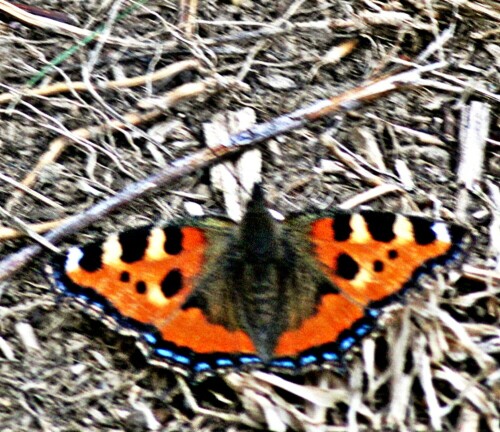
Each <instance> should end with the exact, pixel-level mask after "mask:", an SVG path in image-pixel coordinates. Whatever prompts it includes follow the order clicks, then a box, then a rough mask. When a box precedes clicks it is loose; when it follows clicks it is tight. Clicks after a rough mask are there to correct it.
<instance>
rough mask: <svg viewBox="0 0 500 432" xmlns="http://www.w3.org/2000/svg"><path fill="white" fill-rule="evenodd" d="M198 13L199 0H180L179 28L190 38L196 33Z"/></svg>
mask: <svg viewBox="0 0 500 432" xmlns="http://www.w3.org/2000/svg"><path fill="white" fill-rule="evenodd" d="M197 13H198V0H179V28H181V29H182V30H183V31H184V34H185V35H186V37H188V38H192V37H193V35H194V34H195V31H196V16H197Z"/></svg>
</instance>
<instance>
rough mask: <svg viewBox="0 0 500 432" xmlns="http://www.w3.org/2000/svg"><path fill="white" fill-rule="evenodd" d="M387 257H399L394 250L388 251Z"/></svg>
mask: <svg viewBox="0 0 500 432" xmlns="http://www.w3.org/2000/svg"><path fill="white" fill-rule="evenodd" d="M387 256H388V257H389V259H396V258H397V257H398V256H399V254H398V251H397V250H396V249H391V250H390V251H388V252H387Z"/></svg>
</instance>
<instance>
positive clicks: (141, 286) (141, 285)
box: [135, 281, 147, 294]
mask: <svg viewBox="0 0 500 432" xmlns="http://www.w3.org/2000/svg"><path fill="white" fill-rule="evenodd" d="M146 289H147V286H146V282H144V281H138V282H137V283H136V284H135V290H136V291H137V293H138V294H144V293H145V292H146Z"/></svg>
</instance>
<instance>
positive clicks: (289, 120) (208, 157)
mask: <svg viewBox="0 0 500 432" xmlns="http://www.w3.org/2000/svg"><path fill="white" fill-rule="evenodd" d="M441 66H442V64H437V65H436V64H435V65H429V66H427V67H425V68H420V69H415V70H412V71H407V72H404V73H401V74H397V75H391V76H388V77H384V78H381V79H378V80H372V81H370V82H368V83H367V84H365V85H363V86H361V87H359V88H357V89H353V90H351V91H348V92H346V93H345V94H342V95H339V96H334V97H332V98H330V99H324V100H320V101H318V102H316V103H315V104H313V105H311V106H309V107H306V108H302V109H299V110H297V111H294V112H292V113H290V114H285V115H282V116H280V117H277V118H275V119H273V120H271V121H269V122H266V123H261V124H257V125H255V126H253V127H251V128H250V129H247V130H246V131H243V132H240V133H238V134H236V135H233V136H231V137H230V138H229V140H228V142H227V144H226V145H221V146H219V147H218V148H213V149H203V150H200V151H198V152H197V153H194V154H192V155H190V156H187V157H185V158H183V159H180V160H177V161H175V162H173V163H172V164H171V165H170V166H169V167H167V168H166V169H164V170H162V171H160V172H159V173H157V174H154V175H152V176H150V177H148V178H146V179H144V180H142V181H139V182H137V183H134V184H131V185H129V186H127V187H126V188H124V189H123V190H122V191H121V192H118V193H117V194H116V195H115V196H113V197H111V198H108V199H106V200H105V201H102V202H100V203H98V204H96V205H95V206H94V207H92V208H90V209H88V210H87V211H85V212H83V213H81V214H78V215H75V216H73V217H70V218H69V219H68V220H67V221H66V222H65V223H63V224H62V225H61V226H59V227H58V228H56V229H55V230H53V231H51V232H49V233H48V234H46V235H45V237H44V239H45V240H46V241H48V242H51V243H55V242H58V241H60V240H61V239H63V238H64V237H66V236H67V235H69V234H73V233H75V232H77V231H80V230H82V229H83V228H86V227H87V226H89V225H90V224H92V223H93V222H95V221H97V220H99V219H101V218H102V217H104V216H105V215H107V214H109V213H111V212H112V211H114V210H116V209H118V208H119V207H122V206H123V205H125V204H127V203H129V202H130V201H133V200H134V199H137V198H138V197H140V196H142V195H144V194H146V193H148V192H150V191H152V190H154V189H156V188H158V187H160V186H165V185H167V184H171V183H173V182H174V181H176V180H179V179H181V178H182V177H183V176H186V175H188V174H190V173H192V172H194V171H196V170H199V169H200V168H204V167H206V166H208V165H211V164H213V163H215V162H217V161H219V160H220V159H221V158H224V157H227V156H229V155H232V154H235V153H237V152H239V151H241V150H243V149H248V148H249V147H250V146H254V145H256V144H258V143H261V142H263V141H265V140H267V139H269V138H272V137H275V136H277V135H281V134H284V133H286V132H290V131H292V130H295V129H298V128H300V127H303V126H305V125H307V124H308V123H310V122H313V121H316V120H318V119H320V118H322V117H324V116H326V115H329V114H332V113H334V112H338V111H344V110H349V109H353V108H355V107H359V106H361V105H362V104H363V103H365V102H368V101H371V100H373V99H375V98H377V97H380V96H381V95H384V94H386V93H388V92H390V91H394V90H400V89H402V88H405V87H407V86H409V85H416V84H418V79H419V78H420V72H421V71H429V70H433V69H435V68H436V67H441ZM41 251H42V246H40V245H38V244H36V245H31V246H28V247H26V248H24V249H21V250H20V251H18V252H16V253H14V254H12V255H10V256H8V257H7V258H5V259H4V260H3V261H1V262H0V281H1V280H4V279H6V278H8V277H10V276H12V275H13V274H14V273H15V272H16V271H18V270H19V269H21V268H22V267H23V266H24V265H26V264H27V263H28V261H29V260H30V259H32V258H34V257H35V256H36V255H38V254H39V253H40V252H41Z"/></svg>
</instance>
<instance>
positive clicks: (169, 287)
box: [161, 269, 183, 298]
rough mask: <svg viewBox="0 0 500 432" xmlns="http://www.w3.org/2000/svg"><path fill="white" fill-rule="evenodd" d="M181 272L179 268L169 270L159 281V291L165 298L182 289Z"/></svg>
mask: <svg viewBox="0 0 500 432" xmlns="http://www.w3.org/2000/svg"><path fill="white" fill-rule="evenodd" d="M182 285H183V281H182V273H181V271H180V270H179V269H173V270H170V271H169V272H168V273H167V275H166V276H165V277H164V278H163V280H162V281H161V292H162V293H163V295H164V296H165V297H167V298H170V297H173V296H174V295H176V294H177V293H178V292H179V291H180V290H181V289H182Z"/></svg>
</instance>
